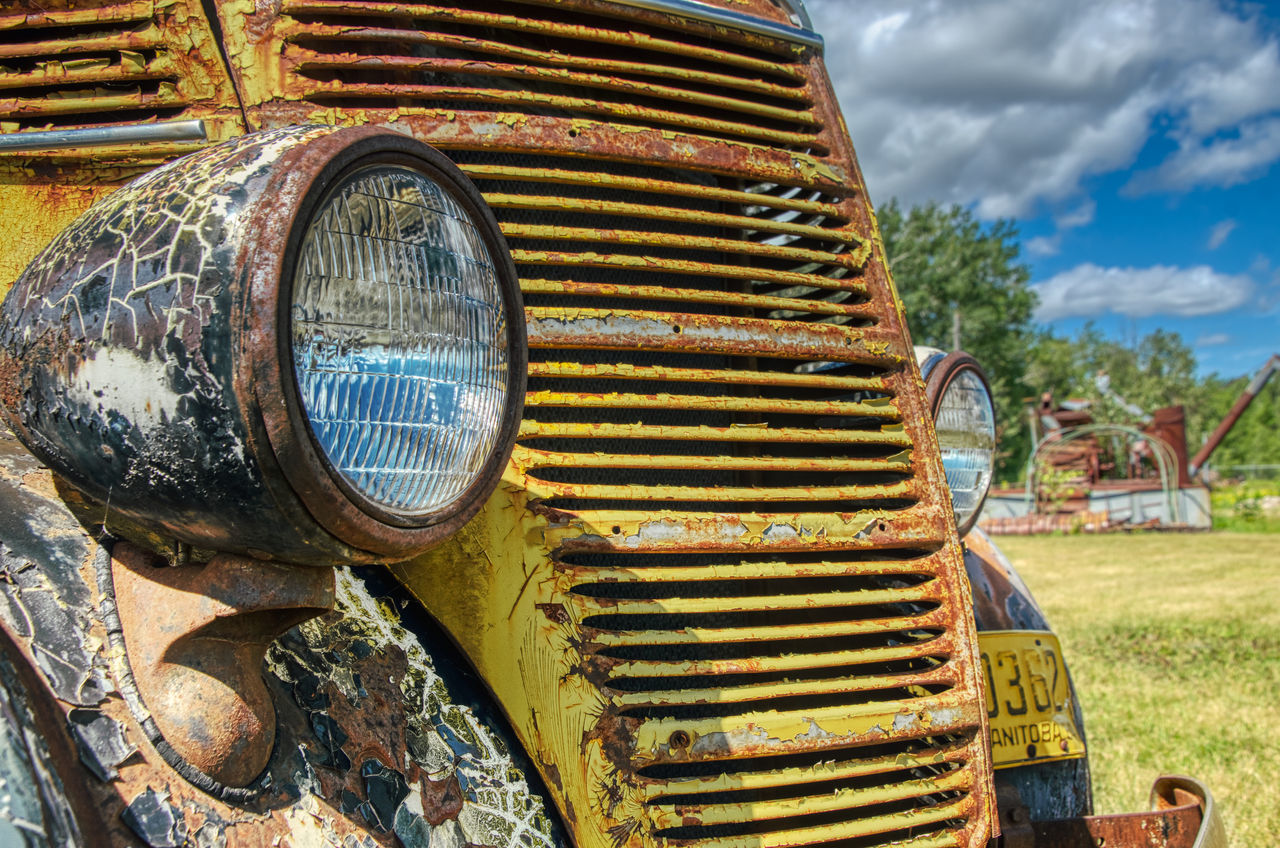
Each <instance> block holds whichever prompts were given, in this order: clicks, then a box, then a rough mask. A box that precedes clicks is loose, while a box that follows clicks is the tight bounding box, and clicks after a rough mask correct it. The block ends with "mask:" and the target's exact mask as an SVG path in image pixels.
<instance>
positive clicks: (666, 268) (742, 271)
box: [511, 241, 866, 295]
mask: <svg viewBox="0 0 1280 848" xmlns="http://www.w3.org/2000/svg"><path fill="white" fill-rule="evenodd" d="M604 243H605V244H609V242H608V241H606V242H604ZM831 256H832V259H833V260H834V259H835V258H836V257H839V260H840V264H839V265H838V266H837V267H836V269H835V270H836V271H839V272H842V274H843V273H847V272H848V271H849V270H850V269H854V268H858V267H861V263H862V262H863V260H864V259H865V258H866V257H865V255H863V253H862V249H861V248H860V249H859V251H858V252H855V253H849V254H832V255H831ZM511 258H512V259H513V260H514V261H515V263H516V265H534V266H538V265H558V266H561V267H565V268H576V267H585V268H611V269H626V270H629V271H639V272H644V273H658V274H670V273H677V274H689V275H692V276H700V277H705V276H711V277H718V278H721V279H732V280H747V281H757V282H761V283H774V284H777V285H786V286H801V287H806V288H817V289H837V290H841V291H851V292H855V293H857V294H860V295H865V294H866V286H865V285H864V284H863V283H862V282H861V281H859V280H857V279H852V278H847V277H845V276H843V275H842V276H834V274H833V275H832V276H825V275H818V274H810V273H806V272H804V271H792V270H786V269H775V268H765V267H759V266H746V265H726V264H723V263H718V262H696V261H692V260H688V259H676V258H673V257H670V256H658V255H654V254H650V253H644V254H631V253H611V252H603V253H602V252H600V251H595V250H590V251H582V252H580V253H574V252H571V251H567V250H532V249H529V248H520V247H512V249H511ZM830 264H835V263H834V261H833V262H832V263H830Z"/></svg>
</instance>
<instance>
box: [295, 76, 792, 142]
mask: <svg viewBox="0 0 1280 848" xmlns="http://www.w3.org/2000/svg"><path fill="white" fill-rule="evenodd" d="M304 96H305V97H306V98H307V99H309V100H314V101H316V102H319V103H324V102H326V101H328V100H330V99H334V98H340V99H341V100H342V101H344V102H346V103H350V102H351V101H353V100H358V99H360V98H368V99H371V100H373V99H379V100H391V101H394V100H398V99H404V98H419V99H423V100H432V101H444V102H456V103H484V104H489V105H493V106H505V107H508V108H509V107H511V106H515V105H523V106H529V107H538V108H542V109H554V110H565V111H573V112H578V113H580V114H585V115H602V116H605V117H607V118H612V119H619V120H623V121H628V122H634V123H637V124H641V125H642V124H643V123H645V122H648V123H651V124H655V125H658V126H673V127H684V128H687V129H694V130H699V131H702V132H707V133H711V134H719V135H724V136H730V137H737V138H744V139H749V140H752V141H757V142H774V143H779V144H783V145H788V146H796V147H804V146H806V145H815V144H816V139H815V137H814V136H813V135H811V134H806V133H796V132H784V131H781V130H768V129H765V128H763V127H759V126H753V125H751V124H746V123H738V122H735V121H728V120H721V119H711V118H703V117H698V116H697V115H688V114H684V113H681V112H675V111H671V110H667V109H658V108H652V107H645V106H636V105H634V104H627V103H624V102H618V103H612V102H609V101H601V100H594V99H591V98H588V97H572V96H568V95H561V94H550V93H540V92H533V91H528V90H521V89H506V88H479V87H473V86H456V85H420V84H412V83H405V84H399V85H397V84H394V83H360V82H353V81H351V80H336V81H334V82H332V83H313V84H312V85H311V86H310V87H309V88H308V89H306V90H305V91H304Z"/></svg>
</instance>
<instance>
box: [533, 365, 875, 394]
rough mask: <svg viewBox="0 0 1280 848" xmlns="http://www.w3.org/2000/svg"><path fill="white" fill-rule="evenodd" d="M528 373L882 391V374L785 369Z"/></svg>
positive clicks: (544, 369)
mask: <svg viewBox="0 0 1280 848" xmlns="http://www.w3.org/2000/svg"><path fill="white" fill-rule="evenodd" d="M529 375H530V376H531V377H569V378H574V379H593V378H612V379H618V380H661V381H664V382H676V383H705V382H711V381H714V382H717V383H722V384H726V385H738V386H761V385H767V386H775V387H777V386H788V387H795V388H803V389H841V390H845V391H850V392H856V391H865V392H885V391H888V390H889V388H890V387H889V382H888V381H887V380H886V379H885V378H884V377H850V376H843V375H837V374H827V373H816V374H810V373H787V372H785V371H767V372H763V371H735V370H730V369H711V368H670V367H664V366H661V365H653V366H648V365H632V364H629V363H619V362H612V363H590V364H583V363H578V362H545V361H543V362H530V363H529Z"/></svg>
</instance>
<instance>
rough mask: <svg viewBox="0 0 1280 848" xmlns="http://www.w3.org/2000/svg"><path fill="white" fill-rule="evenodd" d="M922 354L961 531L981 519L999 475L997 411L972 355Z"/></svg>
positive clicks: (939, 441)
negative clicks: (991, 489)
mask: <svg viewBox="0 0 1280 848" xmlns="http://www.w3.org/2000/svg"><path fill="white" fill-rule="evenodd" d="M937 353H938V352H936V351H930V352H929V355H927V356H920V355H919V352H917V356H918V358H919V359H920V360H921V363H922V366H923V367H924V376H925V380H926V383H925V386H926V393H927V396H928V401H929V406H930V409H931V411H932V412H933V420H934V427H935V429H936V430H937V434H938V447H939V449H940V450H941V452H942V468H943V471H944V472H945V473H946V475H947V486H948V487H949V488H950V489H951V506H952V509H953V510H954V511H955V518H956V527H957V529H958V530H959V531H960V535H962V536H963V535H964V534H965V533H966V532H968V530H969V528H970V527H972V526H973V523H974V522H975V521H976V520H977V518H978V513H979V512H980V511H981V510H982V504H983V502H984V501H985V500H986V498H987V491H988V490H989V489H990V488H991V479H992V477H993V475H994V473H995V458H996V415H995V406H994V404H993V403H992V400H991V389H990V388H989V386H988V384H987V378H986V375H985V374H984V373H983V372H982V367H981V366H980V365H978V362H977V360H975V359H974V358H973V357H972V356H970V355H969V354H967V353H962V352H959V351H957V352H955V353H949V354H946V355H944V356H938V355H936V354H937Z"/></svg>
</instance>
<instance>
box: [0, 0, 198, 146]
mask: <svg viewBox="0 0 1280 848" xmlns="http://www.w3.org/2000/svg"><path fill="white" fill-rule="evenodd" d="M154 12H155V9H154V4H153V3H151V2H124V3H111V2H105V3H97V4H89V5H85V6H76V7H74V8H70V9H66V10H61V11H50V12H47V13H44V14H40V13H32V14H24V13H20V12H19V13H15V12H4V13H0V120H3V121H5V122H6V123H8V124H10V125H14V124H16V127H14V128H15V129H26V128H46V127H62V126H82V125H86V124H93V125H99V124H103V123H109V122H112V121H113V120H114V121H119V122H125V121H137V120H140V119H142V120H156V119H162V118H169V117H175V116H178V115H180V114H181V113H182V111H183V109H185V108H186V106H187V105H188V101H187V98H186V97H185V96H184V95H183V94H182V93H181V92H180V91H179V89H178V82H179V79H180V77H181V73H180V71H179V68H178V66H177V64H176V63H175V62H174V61H173V57H172V56H171V55H169V53H168V51H167V50H165V42H164V38H163V36H162V34H161V32H160V28H159V27H158V26H156V22H155V20H154V19H153V17H154Z"/></svg>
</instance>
